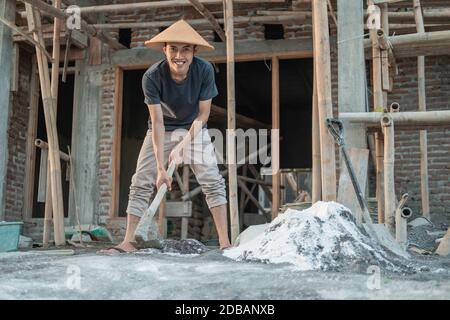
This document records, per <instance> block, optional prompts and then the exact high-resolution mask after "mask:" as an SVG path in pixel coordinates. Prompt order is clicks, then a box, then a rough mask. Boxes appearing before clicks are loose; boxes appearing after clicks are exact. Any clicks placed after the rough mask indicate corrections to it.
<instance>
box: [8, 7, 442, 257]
mask: <svg viewBox="0 0 450 320" xmlns="http://www.w3.org/2000/svg"><path fill="white" fill-rule="evenodd" d="M53 2H54V3H53ZM53 2H52V1H41V0H23V1H22V0H21V1H15V0H4V1H2V3H1V5H0V18H1V23H0V68H1V72H0V84H1V85H0V90H1V91H0V115H1V116H0V119H1V120H0V155H1V158H0V181H1V184H0V221H1V220H6V221H22V222H23V223H24V226H23V231H24V235H27V236H30V237H32V238H33V239H34V240H35V241H38V242H40V241H43V242H44V243H46V242H47V243H48V241H49V239H50V240H53V239H54V240H55V243H56V244H61V241H63V240H62V239H63V238H62V237H64V234H62V235H61V230H63V229H64V226H66V227H68V226H76V225H78V224H81V225H100V226H105V227H107V228H108V229H109V230H110V231H111V232H112V234H113V236H114V237H115V238H116V239H119V238H121V237H122V236H123V234H124V230H125V223H126V219H125V215H126V212H125V209H126V204H127V196H128V188H129V183H130V180H131V176H132V174H133V172H134V170H135V166H136V160H137V156H138V153H139V149H140V146H141V145H142V141H143V139H144V136H145V132H146V130H147V121H146V119H147V118H148V112H147V108H146V107H145V104H144V97H143V93H142V88H141V79H142V75H143V73H144V72H145V70H146V69H147V68H148V67H149V66H151V65H152V64H153V63H155V62H156V61H158V60H160V59H161V58H163V55H162V53H157V52H155V51H152V50H150V49H148V48H146V47H145V46H144V41H146V40H148V39H150V38H151V37H153V36H154V35H156V34H158V33H159V32H160V31H162V30H164V28H165V27H167V26H169V25H170V24H172V23H173V22H175V21H177V20H179V19H184V20H186V21H188V22H189V23H190V24H191V25H192V26H193V27H194V28H195V29H196V30H197V31H198V32H199V33H200V34H201V35H202V36H203V37H204V38H205V39H206V40H208V41H209V42H210V43H212V44H213V45H214V46H215V48H216V50H215V51H214V52H212V53H205V54H201V55H200V56H202V57H203V58H205V59H207V60H208V61H210V62H212V63H213V64H214V67H215V70H216V85H217V88H218V89H219V95H218V96H217V97H216V98H214V100H213V106H212V111H211V117H210V120H209V127H210V128H217V129H219V130H222V131H223V132H225V130H226V129H235V128H241V129H251V128H253V129H280V139H279V140H273V141H271V145H270V149H271V156H272V161H279V165H280V169H281V170H280V171H279V172H278V173H276V174H275V175H272V176H264V175H262V174H261V168H262V166H261V165H251V164H250V165H249V164H245V165H242V166H239V165H237V166H228V168H226V167H225V166H224V167H223V170H224V175H225V176H226V179H227V181H228V182H229V183H228V188H229V189H230V190H231V191H230V194H232V196H233V197H234V198H233V199H229V200H230V201H229V202H230V210H229V215H230V225H231V235H232V239H235V238H236V236H237V235H238V234H239V231H242V229H243V228H245V227H246V226H249V225H252V224H258V223H264V222H267V221H270V219H272V218H274V217H276V216H277V215H278V214H279V212H280V209H281V208H282V207H289V203H290V202H295V200H297V202H296V203H295V204H294V206H295V205H296V206H301V207H302V206H303V207H308V206H309V205H311V203H314V202H316V201H319V200H324V201H338V202H341V203H343V204H344V205H346V206H348V207H349V208H351V209H352V211H354V213H355V214H356V215H361V216H362V215H363V213H362V210H361V208H359V206H358V202H357V200H356V196H355V193H354V191H353V190H352V187H351V184H349V181H348V173H346V172H347V169H345V166H344V164H343V161H342V159H340V158H341V157H340V153H339V152H338V148H337V147H336V146H335V141H334V140H333V137H332V136H331V135H330V134H328V132H327V129H326V123H325V120H326V118H332V117H335V118H339V119H341V120H342V121H344V124H345V142H346V146H348V147H351V152H349V153H350V157H351V158H352V161H353V164H354V166H355V171H356V172H357V176H358V180H359V183H360V185H361V186H362V191H363V193H364V196H365V199H366V200H367V202H368V203H369V209H370V213H371V215H372V219H373V220H374V221H378V223H384V224H386V226H387V227H388V229H390V230H391V231H392V232H393V233H395V210H396V208H397V203H398V201H399V200H400V199H401V196H402V195H403V194H405V193H408V195H409V198H408V207H410V208H411V209H412V211H413V214H414V215H416V216H424V217H426V218H428V219H430V220H431V221H433V222H434V223H435V224H443V225H448V223H449V221H450V164H449V161H448V160H449V159H450V126H449V124H450V116H449V113H450V111H449V110H450V56H449V53H450V6H449V4H448V1H445V0H430V1H422V6H421V3H420V1H419V0H414V1H412V0H409V1H395V0H372V1H371V0H369V1H367V3H366V2H365V1H348V0H332V1H325V0H286V1H285V0H265V1H253V0H236V1H223V2H222V1H220V0H205V1H197V0H195V1H193V0H189V1H188V0H186V1H171V0H167V1H126V0H115V1H112V2H111V1H101V0H83V1H81V0H80V1H72V0H62V1H58V0H55V1H53ZM75 4H76V5H77V6H79V7H75V8H74V7H70V6H71V5H75ZM224 5H225V7H224ZM224 8H225V9H224ZM374 8H377V10H379V12H378V11H376V10H375V9H374ZM77 10H78V11H77ZM371 10H375V11H371ZM78 12H79V13H80V14H81V19H80V21H78V20H77V16H76V13H78ZM378 13H379V14H378ZM74 14H75V16H74ZM55 18H57V19H55ZM63 19H64V20H63ZM313 19H314V22H313ZM65 20H67V21H65ZM377 20H378V21H377ZM55 22H56V23H55ZM62 22H64V23H62ZM70 23H72V24H76V23H79V24H80V28H79V29H78V28H74V29H71V28H70ZM55 30H56V32H55ZM418 57H419V58H418ZM230 70H231V71H230ZM230 72H232V74H233V77H232V78H230ZM50 73H51V77H50ZM55 79H57V80H55ZM51 110H53V113H52V111H51ZM381 120H384V121H387V122H386V123H385V124H384V125H383V124H380V121H381ZM389 121H391V122H389ZM392 122H393V123H394V124H395V129H394V127H393V126H390V125H389V123H392ZM55 141H56V142H58V144H59V146H55ZM227 143H229V142H228V141H227ZM247 156H249V153H247ZM226 169H228V170H226ZM225 171H226V172H225ZM344 173H345V174H344ZM342 176H346V177H347V180H345V179H343V178H342ZM176 178H177V179H176V181H177V183H175V184H176V185H177V187H176V188H175V189H176V190H175V191H174V192H172V193H171V194H170V195H168V196H167V199H166V200H167V202H166V204H165V205H163V206H162V207H161V208H160V212H159V219H160V228H161V231H162V233H164V234H166V235H167V236H168V237H181V238H186V237H187V238H195V239H198V240H201V241H203V242H205V243H208V241H214V240H215V239H216V236H215V230H214V225H213V224H212V219H211V217H210V216H209V213H208V211H207V208H206V206H205V204H204V200H203V196H202V194H201V193H200V192H199V189H198V184H197V183H196V181H195V180H194V179H192V177H191V175H190V173H189V168H188V167H187V166H185V167H182V168H179V169H178V172H177V173H176ZM232 191H233V192H232ZM299 195H303V197H300V198H301V199H300V200H299ZM52 212H53V219H52ZM358 212H359V213H358ZM167 220H168V221H169V222H167ZM52 221H53V224H52ZM61 228H62V229H61ZM393 228H394V229H393ZM58 230H59V231H58ZM58 233H59V236H58ZM58 237H59V238H58ZM211 243H212V242H211ZM447 250H448V248H447Z"/></svg>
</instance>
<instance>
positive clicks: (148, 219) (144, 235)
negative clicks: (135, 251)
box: [134, 161, 176, 247]
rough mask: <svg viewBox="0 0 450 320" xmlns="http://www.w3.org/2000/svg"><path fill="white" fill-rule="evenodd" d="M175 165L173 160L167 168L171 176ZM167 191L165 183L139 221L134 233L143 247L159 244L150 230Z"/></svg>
mask: <svg viewBox="0 0 450 320" xmlns="http://www.w3.org/2000/svg"><path fill="white" fill-rule="evenodd" d="M175 167H176V165H175V162H174V161H171V162H170V164H169V168H168V169H167V175H168V176H169V177H172V175H173V172H174V171H175ZM166 192H167V184H165V183H164V184H162V185H161V186H160V187H159V189H158V192H157V193H156V196H155V198H154V199H153V201H152V203H151V204H150V206H149V207H148V209H147V210H146V211H145V213H144V215H143V216H142V217H141V220H140V221H139V223H138V225H137V227H136V231H135V234H134V235H135V239H136V242H137V244H138V245H139V246H143V247H155V246H159V240H158V239H155V238H154V237H152V236H149V230H150V227H151V226H152V224H153V223H154V222H153V217H154V216H155V213H156V210H158V207H159V205H160V204H161V201H162V199H163V198H164V195H165V194H166ZM155 244H156V245H155Z"/></svg>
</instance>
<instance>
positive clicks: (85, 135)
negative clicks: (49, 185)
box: [69, 60, 120, 224]
mask: <svg viewBox="0 0 450 320" xmlns="http://www.w3.org/2000/svg"><path fill="white" fill-rule="evenodd" d="M76 67H77V69H78V70H79V72H77V75H76V79H75V81H76V84H77V85H76V90H74V96H76V97H77V98H76V100H75V101H74V108H73V109H74V111H73V132H72V157H73V164H74V166H73V172H74V176H73V181H74V185H75V186H76V195H75V196H74V197H73V200H76V201H77V203H76V205H75V206H72V207H71V208H70V209H71V210H69V216H70V217H71V219H73V218H75V216H76V215H75V213H76V211H75V209H77V208H78V212H79V218H80V223H81V224H90V223H94V215H95V212H96V210H97V201H98V197H99V192H98V188H97V173H98V172H97V170H98V166H99V163H98V149H97V147H98V141H99V139H100V131H99V130H98V122H99V117H100V108H99V107H98V106H99V105H100V104H101V99H102V92H103V73H104V71H105V69H106V68H108V67H109V66H108V65H100V66H89V65H88V64H87V61H80V60H79V61H77V63H76ZM119 143H120V139H119ZM74 191H75V190H74ZM72 204H73V202H72ZM74 222H75V221H74Z"/></svg>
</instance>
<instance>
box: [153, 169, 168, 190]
mask: <svg viewBox="0 0 450 320" xmlns="http://www.w3.org/2000/svg"><path fill="white" fill-rule="evenodd" d="M164 183H165V184H166V185H167V189H169V191H171V190H172V178H171V177H169V175H168V174H167V171H166V170H164V169H162V170H158V175H157V178H156V188H158V189H159V187H161V186H162V185H163V184H164Z"/></svg>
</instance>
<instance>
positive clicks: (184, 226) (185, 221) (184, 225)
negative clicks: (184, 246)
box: [181, 165, 189, 239]
mask: <svg viewBox="0 0 450 320" xmlns="http://www.w3.org/2000/svg"><path fill="white" fill-rule="evenodd" d="M188 192H189V166H188V165H184V166H183V194H186V193H188ZM188 228H189V218H187V217H182V218H181V239H187V236H188Z"/></svg>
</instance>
